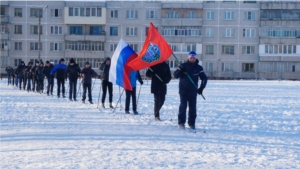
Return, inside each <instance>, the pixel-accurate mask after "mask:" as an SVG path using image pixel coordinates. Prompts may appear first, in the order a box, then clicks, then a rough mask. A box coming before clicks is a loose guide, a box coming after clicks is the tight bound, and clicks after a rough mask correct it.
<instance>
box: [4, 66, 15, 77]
mask: <svg viewBox="0 0 300 169" xmlns="http://www.w3.org/2000/svg"><path fill="white" fill-rule="evenodd" d="M5 71H6V72H7V75H9V76H10V75H12V74H13V71H14V70H13V68H12V67H6V68H5Z"/></svg>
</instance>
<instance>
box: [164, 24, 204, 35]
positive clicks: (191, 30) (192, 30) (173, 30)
mask: <svg viewBox="0 0 300 169" xmlns="http://www.w3.org/2000/svg"><path fill="white" fill-rule="evenodd" d="M163 35H164V36H201V35H202V34H201V27H200V26H175V27H172V26H170V27H168V26H166V27H163Z"/></svg>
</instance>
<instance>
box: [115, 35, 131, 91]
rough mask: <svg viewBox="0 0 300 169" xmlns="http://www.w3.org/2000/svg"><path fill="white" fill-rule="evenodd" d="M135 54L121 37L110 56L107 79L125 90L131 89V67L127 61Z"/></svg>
mask: <svg viewBox="0 0 300 169" xmlns="http://www.w3.org/2000/svg"><path fill="white" fill-rule="evenodd" d="M136 57H137V54H136V53H135V51H134V50H133V49H132V48H131V47H130V46H129V45H128V44H127V43H126V42H125V41H124V40H123V39H121V40H120V42H119V44H118V46H117V48H116V50H115V52H114V54H113V56H112V58H111V64H110V69H109V81H110V82H112V83H113V84H117V85H119V86H121V87H123V88H124V89H126V90H132V86H131V84H130V79H129V74H130V72H131V71H132V68H130V67H129V66H128V63H129V62H130V61H132V60H133V59H135V58H136Z"/></svg>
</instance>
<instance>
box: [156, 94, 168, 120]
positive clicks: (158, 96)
mask: <svg viewBox="0 0 300 169" xmlns="http://www.w3.org/2000/svg"><path fill="white" fill-rule="evenodd" d="M165 99H166V96H165V94H163V93H154V117H159V111H160V109H161V107H162V106H163V105H164V102H165Z"/></svg>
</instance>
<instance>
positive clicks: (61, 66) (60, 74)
mask: <svg viewBox="0 0 300 169" xmlns="http://www.w3.org/2000/svg"><path fill="white" fill-rule="evenodd" d="M66 68H67V66H66V65H65V59H63V58H62V59H60V60H59V63H58V64H57V65H55V66H54V68H53V69H52V70H51V73H50V76H51V78H54V74H55V73H56V80H57V97H58V98H59V97H60V88H62V96H63V98H65V97H66V95H65V80H67V79H65V70H66Z"/></svg>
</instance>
